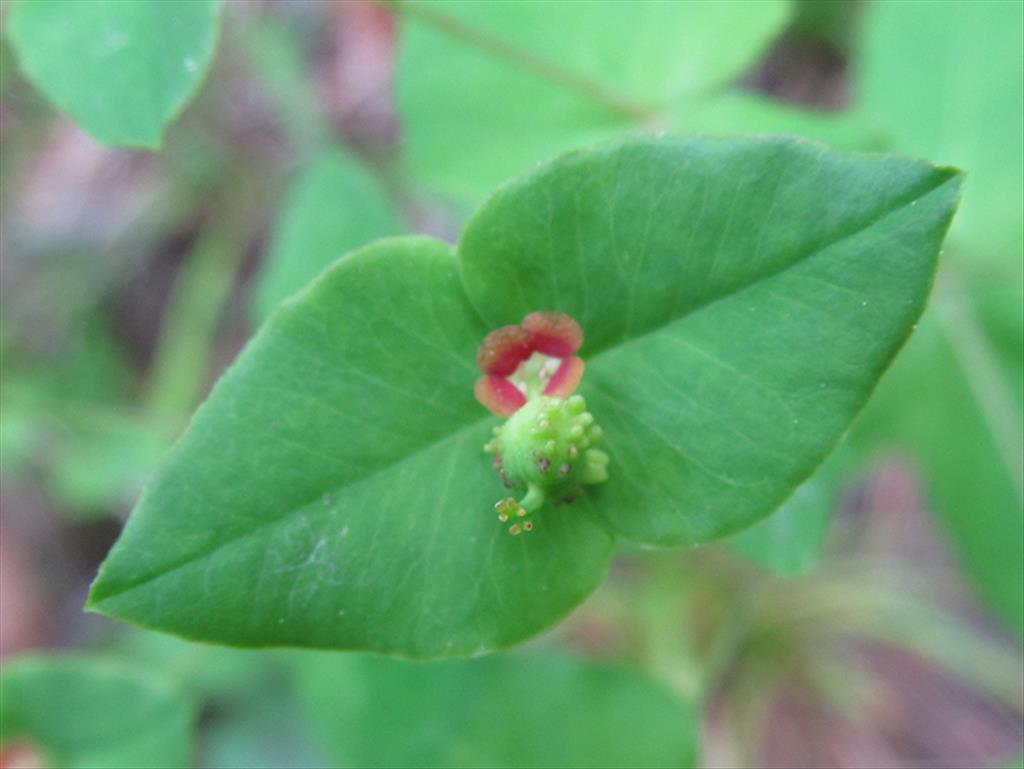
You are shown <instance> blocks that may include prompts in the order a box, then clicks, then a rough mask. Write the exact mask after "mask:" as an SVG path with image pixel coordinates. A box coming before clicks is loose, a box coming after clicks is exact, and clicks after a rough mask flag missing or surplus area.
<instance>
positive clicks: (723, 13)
mask: <svg viewBox="0 0 1024 769" xmlns="http://www.w3.org/2000/svg"><path fill="white" fill-rule="evenodd" d="M399 9H400V16H401V20H402V30H401V47H400V54H399V56H400V58H399V63H398V85H397V88H398V100H399V106H400V110H401V114H402V118H403V128H404V141H405V143H404V150H405V153H406V156H407V159H408V162H409V164H410V166H411V171H412V173H413V175H414V178H417V179H419V180H420V181H422V182H423V183H425V184H427V185H429V186H430V188H431V189H433V190H435V191H437V192H439V193H441V194H443V195H446V196H448V197H449V198H450V199H451V200H452V201H453V202H456V203H458V204H461V205H463V206H471V205H473V204H475V203H478V202H479V201H480V200H481V199H482V198H483V196H484V195H486V194H487V193H488V192H490V191H491V190H492V189H493V188H494V187H495V186H496V185H497V184H499V183H500V182H502V181H504V180H506V179H508V178H510V177H512V176H513V175H515V174H517V173H520V172H521V171H523V170H524V169H526V168H529V167H531V166H532V165H534V164H535V163H538V162H539V161H541V160H545V159H547V158H549V157H551V156H553V155H556V154H558V153H560V152H563V151H565V150H568V149H571V148H575V147H580V146H582V145H585V144H588V143H591V142H594V141H596V140H598V139H602V138H607V137H610V136H614V135H615V134H618V133H621V132H623V131H627V130H630V129H632V128H637V127H642V126H645V125H649V124H651V125H653V124H657V122H658V119H659V113H660V112H661V111H662V110H664V109H667V108H670V107H673V108H674V107H677V106H678V105H680V104H681V103H684V102H686V101H691V102H692V101H694V100H697V99H699V98H701V97H703V96H705V95H706V94H708V93H709V92H712V91H713V90H715V89H717V88H719V87H722V86H724V85H726V84H727V83H729V81H730V80H732V79H733V78H735V77H736V76H737V75H739V74H740V73H742V72H743V70H744V69H746V68H747V67H749V66H751V65H752V64H753V62H754V60H755V59H756V57H757V55H758V54H759V53H761V52H762V51H763V50H764V48H765V47H766V46H767V45H768V43H769V42H770V41H771V40H772V39H773V37H774V36H775V35H776V34H777V33H778V32H779V31H780V30H781V28H782V26H783V25H784V24H785V23H786V20H787V17H788V12H789V8H788V5H787V3H785V2H781V1H776V0H768V1H766V2H758V3H718V2H685V3H656V2H639V3H628V4H626V3H578V2H546V3H518V2H505V1H502V2H489V3H474V2H449V3H443V4H430V3H421V2H406V3H402V4H401V5H400V6H399ZM726 41H727V42H726ZM663 127H667V126H663Z"/></svg>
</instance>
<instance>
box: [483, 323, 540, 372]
mask: <svg viewBox="0 0 1024 769" xmlns="http://www.w3.org/2000/svg"><path fill="white" fill-rule="evenodd" d="M532 354H533V346H532V344H531V336H530V332H529V331H526V330H525V329H522V328H520V327H519V326H502V327H501V328H499V329H496V330H495V331H492V332H491V333H489V334H488V335H487V336H485V337H484V341H482V342H481V343H480V348H479V349H478V350H477V351H476V365H477V368H479V369H480V370H481V371H482V372H484V373H485V374H496V375H497V376H508V375H509V374H511V373H513V372H514V371H515V370H516V369H517V368H519V364H520V363H522V362H523V361H524V360H526V359H527V358H529V357H530V356H531V355H532Z"/></svg>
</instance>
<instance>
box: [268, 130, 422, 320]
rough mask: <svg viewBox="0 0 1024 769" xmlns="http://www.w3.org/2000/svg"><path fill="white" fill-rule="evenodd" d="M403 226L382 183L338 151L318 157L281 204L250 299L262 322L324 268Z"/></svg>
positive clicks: (397, 230)
mask: <svg viewBox="0 0 1024 769" xmlns="http://www.w3.org/2000/svg"><path fill="white" fill-rule="evenodd" d="M401 229H402V226H401V224H400V222H399V221H398V217H397V215H396V214H395V211H394V209H393V208H392V206H391V203H390V201H389V200H388V197H387V195H386V194H385V192H384V190H383V189H382V188H381V186H380V183H379V182H378V181H377V180H376V179H375V178H374V177H373V176H372V175H371V174H370V173H369V172H368V171H367V170H366V169H364V168H363V167H362V166H361V165H360V164H359V163H357V162H356V161H355V160H353V159H352V158H350V157H349V156H348V155H347V154H345V153H344V152H342V151H341V150H339V149H334V150H329V151H327V152H324V153H323V154H322V155H320V156H319V157H318V158H316V159H315V160H314V161H313V163H312V164H311V165H310V167H309V168H307V169H306V171H305V172H304V173H303V174H302V177H301V178H300V179H299V180H298V182H297V183H296V185H295V187H294V189H293V190H292V192H291V194H290V195H289V197H288V200H287V202H286V203H285V207H284V210H283V211H282V214H281V218H280V220H279V221H278V224H277V232H276V234H275V237H274V244H273V246H272V248H271V250H270V255H269V256H268V258H267V263H266V264H265V265H264V267H263V271H262V273H261V274H260V278H259V282H258V283H257V285H256V289H255V293H254V295H253V315H254V316H255V318H256V319H257V321H262V320H263V319H265V318H266V317H267V316H268V315H269V314H270V311H271V310H272V309H273V308H274V306H275V305H276V304H277V303H278V302H280V301H281V300H282V299H284V298H286V297H287V296H289V295H291V294H293V293H295V292H296V291H298V290H299V289H300V288H302V287H303V286H305V285H306V284H307V283H309V281H311V280H312V279H313V278H315V277H316V276H317V275H318V274H319V273H320V272H321V271H322V270H323V269H324V268H325V267H327V265H329V264H330V263H331V262H333V261H334V260H335V259H337V258H338V257H340V256H341V255H342V254H345V253H347V252H348V251H351V250H353V249H355V248H358V247H359V246H362V245H365V244H366V243H369V242H370V241H371V240H376V239H377V238H381V237H384V236H386V235H394V234H397V233H398V232H400V231H401Z"/></svg>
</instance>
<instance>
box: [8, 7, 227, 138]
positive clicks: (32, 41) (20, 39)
mask: <svg viewBox="0 0 1024 769" xmlns="http://www.w3.org/2000/svg"><path fill="white" fill-rule="evenodd" d="M219 7H220V5H219V2H218V1H217V0H129V1H128V2H126V1H125V0H89V2H80V0H32V1H31V2H19V3H16V4H15V6H14V8H13V9H12V10H11V14H10V18H9V19H8V34H9V36H10V39H11V42H12V43H13V45H14V50H15V53H16V54H17V57H18V64H19V66H20V67H21V69H22V71H24V73H25V74H26V75H27V76H28V78H29V79H30V80H31V81H32V82H33V83H34V84H35V85H36V86H37V87H38V88H39V89H40V90H42V91H43V93H45V94H46V95H47V97H49V99H50V100H51V101H52V102H53V103H54V104H56V105H57V106H58V107H60V108H61V109H62V110H64V111H66V112H67V113H68V114H70V115H71V117H72V118H74V120H75V122H77V123H78V124H79V125H80V126H81V127H82V128H84V129H85V130H86V131H88V132H89V133H90V134H92V136H93V137H94V138H96V139H97V140H99V141H101V142H103V143H105V144H114V145H124V146H130V147H151V148H155V147H157V146H159V144H160V141H161V137H162V136H163V132H164V129H165V127H166V126H167V124H168V123H169V122H170V121H171V120H173V119H174V117H175V115H177V114H178V112H180V111H181V109H182V107H184V105H185V104H186V102H188V100H189V99H190V98H191V97H192V95H193V94H194V93H195V91H196V89H197V88H198V86H199V83H200V82H201V81H202V79H203V76H204V75H205V74H206V70H207V68H208V67H209V65H210V61H211V59H212V58H213V52H214V48H215V46H216V40H217V20H218V11H219Z"/></svg>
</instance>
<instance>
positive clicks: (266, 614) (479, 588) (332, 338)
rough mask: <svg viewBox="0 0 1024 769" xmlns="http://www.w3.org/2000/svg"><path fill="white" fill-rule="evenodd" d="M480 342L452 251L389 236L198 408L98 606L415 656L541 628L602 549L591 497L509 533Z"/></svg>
mask: <svg viewBox="0 0 1024 769" xmlns="http://www.w3.org/2000/svg"><path fill="white" fill-rule="evenodd" d="M487 330H488V329H487V328H486V327H484V326H483V325H481V323H480V321H479V318H478V317H477V316H476V314H475V313H474V312H473V310H472V308H471V307H470V306H469V303H468V302H467V301H466V298H465V294H464V292H463V290H462V286H461V283H460V281H459V278H458V262H457V260H456V257H455V254H454V251H453V249H452V248H451V247H450V246H448V245H446V244H443V243H439V242H436V241H431V240H427V239H420V238H408V239H402V240H390V241H381V242H380V243H378V244H377V245H374V246H370V247H368V248H366V249H364V250H362V251H360V252H356V253H354V254H351V255H349V256H348V257H346V258H345V259H343V260H342V261H341V262H339V263H337V264H336V265H334V266H333V267H331V268H330V269H329V270H328V271H327V272H326V273H324V275H323V276H321V278H320V279H319V280H318V281H316V282H315V283H314V284H313V285H312V286H311V287H310V288H309V289H307V290H306V291H305V292H303V293H302V294H300V295H299V296H298V297H296V298H295V299H294V300H292V301H289V302H286V303H285V304H284V305H282V306H281V307H280V309H279V310H278V311H277V312H276V313H275V314H274V315H273V316H272V317H271V318H270V319H269V320H268V322H267V323H266V324H265V325H264V327H263V330H262V331H261V332H260V333H259V334H258V335H257V336H256V338H255V339H254V340H253V342H252V343H251V344H250V345H249V347H248V348H247V349H246V351H245V353H244V354H243V355H242V356H241V358H240V359H239V360H238V361H237V362H236V363H235V365H234V366H233V367H232V368H231V369H230V371H229V372H228V373H227V374H226V375H225V377H224V378H223V379H222V380H221V381H220V382H219V383H218V385H217V386H216V387H215V389H214V392H213V394H212V395H211V397H210V399H209V400H208V401H207V402H206V403H205V404H204V405H203V406H202V407H201V408H200V409H199V411H198V412H197V414H196V416H195V418H194V420H193V423H192V425H191V427H190V429H189V430H188V432H187V434H186V436H185V437H184V439H183V440H182V441H181V443H180V444H179V445H178V448H177V450H176V451H174V452H173V453H172V455H171V457H170V458H169V459H168V461H167V462H166V464H165V465H164V467H163V469H162V471H161V472H159V473H158V475H157V477H156V478H155V479H154V480H153V482H152V483H151V485H150V486H149V488H147V490H146V491H145V492H144V493H143V496H142V499H141V500H140V502H139V505H138V507H137V509H136V510H135V512H134V513H133V516H132V522H131V524H129V526H128V527H127V528H126V529H125V532H124V534H123V536H122V538H121V540H120V543H119V544H118V545H117V546H115V549H114V550H113V551H112V553H111V556H110V558H109V559H108V561H107V563H106V565H105V566H104V567H103V569H102V573H101V576H100V578H99V580H98V581H97V583H96V585H95V586H94V589H93V593H92V599H91V600H92V605H93V606H95V607H97V608H101V609H102V610H103V611H104V612H105V613H109V614H112V615H114V616H120V617H130V618H132V619H133V620H135V621H137V622H139V623H141V624H143V625H145V626H150V627H154V628H157V629H163V630H170V631H174V632H177V633H180V634H182V635H185V636H186V637H192V638H199V639H208V640H217V641H220V642H227V643H233V644H240V645H250V646H269V645H296V646H320V647H344V648H374V649H379V650H382V651H393V652H401V653H404V654H410V655H415V656H422V657H430V656H438V655H442V654H466V653H471V652H475V651H478V650H484V649H491V648H495V647H500V646H507V645H509V644H511V643H515V642H516V641H519V640H522V639H523V638H525V637H527V636H529V635H532V634H534V633H536V632H537V631H539V630H540V629H542V628H544V627H546V626H549V625H551V624H552V623H553V622H554V621H555V620H557V619H558V618H560V617H561V616H563V615H564V614H565V613H566V612H568V611H569V609H571V608H572V607H573V606H575V605H576V604H577V603H579V602H580V601H581V600H582V599H583V598H584V597H585V596H586V595H587V594H588V593H589V592H590V591H591V590H592V589H593V588H594V587H595V586H596V585H597V584H598V582H600V580H601V577H602V575H603V573H604V569H605V567H606V564H607V561H608V558H609V556H610V552H611V544H612V540H611V536H610V535H609V534H608V533H606V532H605V530H604V529H603V528H601V526H599V525H597V523H595V522H594V521H593V519H592V516H591V515H590V511H589V507H590V505H589V503H586V502H584V503H583V504H580V505H579V506H577V508H576V512H575V514H574V515H572V516H559V517H557V518H552V520H551V524H550V527H549V528H548V529H547V531H546V532H545V536H544V537H542V538H536V539H535V540H534V541H532V542H529V543H527V542H523V541H517V540H515V539H513V538H511V537H509V535H508V534H507V532H505V530H504V528H503V527H501V526H499V525H497V522H496V520H495V518H494V515H493V506H494V502H495V501H496V500H497V499H498V496H499V492H500V484H497V485H496V484H495V480H496V476H495V475H494V473H493V471H492V470H491V468H490V463H489V462H488V461H487V460H486V458H485V455H484V453H483V451H482V448H481V447H482V446H483V444H484V443H485V442H486V440H487V438H488V437H489V436H490V434H491V427H492V426H493V425H494V424H495V421H496V420H494V419H493V418H486V417H485V416H484V415H485V413H486V412H484V410H483V408H482V407H481V406H480V405H479V404H478V403H476V401H475V400H474V399H473V382H474V380H475V379H476V377H477V371H476V367H475V366H474V363H473V361H474V355H475V351H476V347H477V345H478V344H479V342H480V339H481V338H482V337H483V336H484V334H486V333H487ZM566 552H572V553H573V557H572V560H571V561H569V562H566V561H565V560H564V559H563V558H562V557H561V554H563V553H566ZM200 596H202V597H200Z"/></svg>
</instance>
